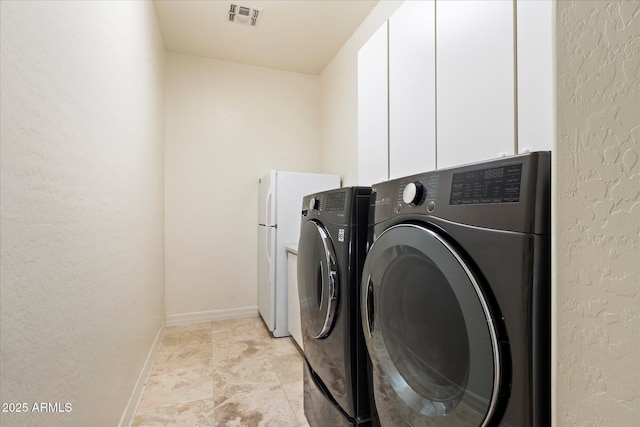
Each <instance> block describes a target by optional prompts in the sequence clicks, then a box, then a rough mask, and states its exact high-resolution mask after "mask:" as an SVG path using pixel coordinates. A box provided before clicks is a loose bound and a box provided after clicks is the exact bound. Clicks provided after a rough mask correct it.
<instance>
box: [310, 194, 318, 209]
mask: <svg viewBox="0 0 640 427" xmlns="http://www.w3.org/2000/svg"><path fill="white" fill-rule="evenodd" d="M317 208H318V199H316V198H315V197H312V198H311V199H309V210H310V211H312V210H314V209H317Z"/></svg>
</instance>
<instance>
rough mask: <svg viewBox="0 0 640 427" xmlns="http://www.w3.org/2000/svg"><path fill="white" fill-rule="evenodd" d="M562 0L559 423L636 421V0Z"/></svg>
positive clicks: (639, 216) (639, 145) (589, 426)
mask: <svg viewBox="0 0 640 427" xmlns="http://www.w3.org/2000/svg"><path fill="white" fill-rule="evenodd" d="M632 3H633V2H605V1H588V2H587V1H573V2H568V1H567V2H565V1H562V2H558V4H557V7H558V10H557V18H558V21H557V26H556V30H557V41H556V43H557V44H556V46H557V53H558V76H557V94H558V98H557V106H558V120H557V123H558V139H557V140H558V146H557V149H554V152H555V153H557V155H556V166H555V175H556V179H555V181H556V185H555V209H554V213H555V221H554V224H555V236H556V243H555V251H556V255H555V260H556V263H555V265H556V272H555V284H556V298H555V300H556V319H555V328H554V329H555V332H556V334H557V336H556V340H555V344H556V358H555V377H556V378H555V380H556V384H555V396H556V398H555V401H556V411H555V423H554V425H557V426H562V427H564V426H585V427H593V426H637V425H638V423H639V420H640V264H639V262H638V261H640V161H639V158H640V69H639V67H640V55H639V52H638V40H639V39H638V35H639V34H640V33H639V30H640V15H639V14H638V5H639V3H638V2H635V4H632Z"/></svg>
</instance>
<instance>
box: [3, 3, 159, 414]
mask: <svg viewBox="0 0 640 427" xmlns="http://www.w3.org/2000/svg"><path fill="white" fill-rule="evenodd" d="M0 8H1V9H0V17H1V21H0V31H1V43H2V54H1V67H0V68H1V70H2V72H1V73H0V83H1V86H0V87H1V91H2V97H1V114H0V120H1V121H0V123H1V133H0V135H1V136H0V139H1V141H2V143H1V145H0V153H1V155H0V161H1V166H2V169H1V174H2V175H1V180H0V191H1V195H2V203H1V213H2V217H1V221H0V228H1V232H0V247H1V251H2V269H1V280H0V284H1V287H0V292H1V296H0V313H1V322H0V323H1V334H0V335H1V343H2V344H1V354H0V357H1V359H2V361H1V363H0V374H1V380H0V391H1V393H0V394H1V399H0V400H1V401H2V402H3V403H5V402H6V403H17V402H24V403H27V404H28V405H29V407H28V410H29V413H26V414H25V413H23V414H9V413H0V417H1V423H2V425H12V426H55V425H64V426H74V425H75V426H89V425H111V426H113V425H117V424H118V422H119V421H120V418H121V416H122V415H123V412H124V410H125V407H126V405H127V402H128V399H129V396H130V394H131V392H132V389H133V388H134V384H135V383H136V380H137V379H138V375H139V374H140V372H141V369H142V367H143V365H144V362H145V358H146V357H147V354H148V352H149V349H150V348H151V346H152V343H153V342H154V338H155V337H156V334H157V333H158V331H159V330H160V327H161V324H162V322H163V319H164V270H163V197H164V195H163V155H164V153H163V143H162V139H163V135H162V132H163V129H162V71H163V66H162V58H163V48H162V41H161V38H160V34H159V30H158V27H157V22H156V17H155V12H154V9H153V6H152V4H151V3H150V2H69V1H46V2H31V1H24V2H18V1H15V2H14V1H11V2H9V1H2V2H1V3H0ZM39 402H50V403H59V404H61V405H63V406H62V410H64V409H65V407H64V404H65V403H70V404H71V408H70V409H71V412H67V413H31V412H30V411H31V409H32V406H31V405H33V404H34V403H39ZM66 409H69V408H66Z"/></svg>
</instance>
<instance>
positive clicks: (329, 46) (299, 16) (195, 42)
mask: <svg viewBox="0 0 640 427" xmlns="http://www.w3.org/2000/svg"><path fill="white" fill-rule="evenodd" d="M231 3H232V2H231V1H227V0H199V1H194V0H154V5H155V9H156V13H157V16H158V21H159V23H160V30H161V32H162V36H163V39H164V46H165V49H166V50H168V51H170V52H178V53H185V54H190V55H197V56H205V57H210V58H216V59H221V60H225V61H232V62H238V63H241V64H248V65H257V66H262V67H269V68H276V69H281V70H288V71H296V72H300V73H307V74H320V73H321V72H322V70H323V69H324V67H325V66H326V65H327V64H328V63H329V61H331V59H332V58H333V57H334V56H335V54H336V53H337V52H338V50H340V48H341V47H342V46H343V45H344V43H345V42H346V41H347V40H348V39H349V37H350V36H351V34H353V32H354V31H355V30H356V28H358V26H359V25H360V23H362V21H363V20H364V19H365V18H366V17H367V15H368V14H369V12H371V9H373V7H374V6H375V5H376V4H377V3H378V0H347V1H344V0H288V1H273V0H238V1H234V2H233V3H235V4H239V5H241V6H248V7H257V8H261V9H262V12H261V14H260V17H259V20H258V23H257V25H256V26H255V27H252V26H250V25H247V24H239V23H235V22H229V20H228V11H229V6H230V4H231Z"/></svg>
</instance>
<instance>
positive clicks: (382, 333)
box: [361, 152, 550, 427]
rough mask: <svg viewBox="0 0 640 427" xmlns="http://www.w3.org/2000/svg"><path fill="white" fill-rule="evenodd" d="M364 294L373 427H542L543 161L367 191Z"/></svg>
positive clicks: (546, 287)
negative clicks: (376, 418) (374, 415)
mask: <svg viewBox="0 0 640 427" xmlns="http://www.w3.org/2000/svg"><path fill="white" fill-rule="evenodd" d="M373 191H374V196H372V207H371V209H372V212H371V213H372V215H371V224H372V230H371V237H370V239H371V243H372V244H371V247H370V249H369V252H368V254H367V258H366V261H365V265H364V269H363V273H362V286H361V312H362V319H363V320H362V321H363V325H364V328H365V341H366V345H367V349H368V352H369V355H370V357H371V361H372V365H373V368H372V377H373V394H374V400H375V405H376V410H377V413H378V416H379V421H380V424H381V425H382V426H383V427H387V426H393V427H399V426H406V425H411V426H414V427H418V426H429V427H484V426H499V427H534V426H535V427H543V426H544V427H546V426H549V425H550V336H549V332H550V153H548V152H534V153H528V154H525V155H518V156H512V157H506V158H502V159H499V160H494V161H490V162H484V163H478V164H473V165H468V166H464V167H458V168H452V169H445V170H438V171H433V172H429V173H424V174H419V175H415V176H410V177H406V178H402V179H397V180H393V181H388V182H384V183H380V184H376V185H374V186H373Z"/></svg>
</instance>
